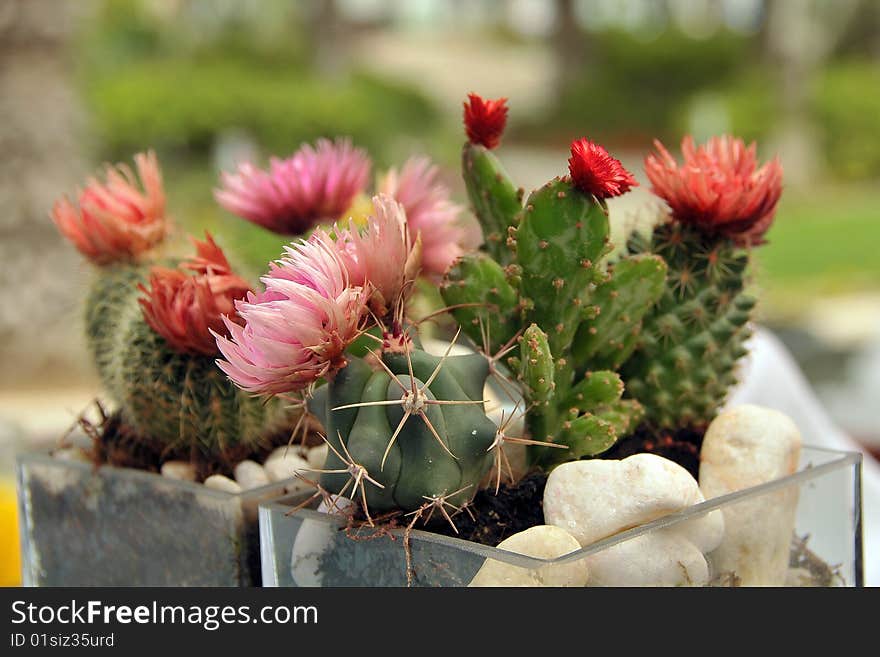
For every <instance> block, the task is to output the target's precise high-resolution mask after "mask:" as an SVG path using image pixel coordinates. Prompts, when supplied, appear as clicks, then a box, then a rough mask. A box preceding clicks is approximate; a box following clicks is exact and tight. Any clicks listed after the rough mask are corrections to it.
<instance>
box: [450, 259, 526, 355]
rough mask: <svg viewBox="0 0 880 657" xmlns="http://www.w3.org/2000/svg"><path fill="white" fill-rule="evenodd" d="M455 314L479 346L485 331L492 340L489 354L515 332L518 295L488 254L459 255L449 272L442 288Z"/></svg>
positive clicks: (499, 266)
mask: <svg viewBox="0 0 880 657" xmlns="http://www.w3.org/2000/svg"><path fill="white" fill-rule="evenodd" d="M440 293H441V295H442V296H443V300H444V301H445V302H446V304H447V305H449V306H458V305H466V304H479V305H478V306H471V307H462V308H454V309H453V310H452V316H453V317H454V318H455V321H456V322H457V323H458V325H459V326H461V330H462V331H464V333H465V335H467V336H468V337H469V338H470V339H471V340H473V341H474V343H475V344H476V345H477V346H478V347H481V348H482V347H484V346H487V345H484V344H483V342H484V336H483V331H485V332H486V336H485V337H486V338H488V340H489V344H488V348H489V353H490V354H493V353H496V352H497V351H498V350H500V349H501V347H502V346H503V345H504V344H506V343H507V342H508V340H510V339H511V338H512V337H513V336H514V335H515V333H516V325H517V322H515V321H514V320H515V313H516V311H517V309H518V303H519V295H518V294H517V292H516V290H515V289H514V288H513V286H512V285H511V284H510V283H509V282H508V281H507V278H506V275H505V272H504V269H503V268H502V267H501V265H499V264H498V263H497V262H495V261H494V260H492V259H491V258H490V257H489V256H487V255H486V254H485V253H474V254H469V255H466V256H464V257H462V258H460V259H459V260H458V261H457V262H456V263H455V264H454V265H453V266H452V268H451V269H450V270H449V272H448V273H447V274H446V279H445V280H444V281H443V284H442V286H441V288H440Z"/></svg>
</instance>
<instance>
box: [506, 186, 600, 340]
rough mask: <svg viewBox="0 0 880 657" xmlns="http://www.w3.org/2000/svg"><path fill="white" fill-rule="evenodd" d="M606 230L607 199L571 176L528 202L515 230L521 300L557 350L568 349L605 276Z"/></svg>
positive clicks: (528, 316)
mask: <svg viewBox="0 0 880 657" xmlns="http://www.w3.org/2000/svg"><path fill="white" fill-rule="evenodd" d="M608 235H609V225H608V210H607V208H606V207H605V205H604V203H601V202H599V201H597V200H596V199H595V198H594V197H593V196H591V195H587V194H583V193H581V192H580V191H578V190H577V189H576V188H575V187H573V186H572V184H571V183H570V182H567V181H565V180H562V179H556V180H554V181H551V182H549V183H547V184H546V185H544V186H543V187H541V188H540V189H538V190H536V191H534V192H532V194H531V196H529V198H528V201H527V202H526V207H525V210H524V211H523V219H522V221H521V223H520V226H519V229H518V230H517V232H516V255H517V263H518V264H519V265H520V266H521V267H522V286H521V287H522V296H523V297H524V301H523V302H524V304H525V305H526V308H527V320H528V321H533V322H536V323H538V324H539V325H540V326H541V327H542V328H544V330H545V331H546V332H547V335H548V338H549V341H550V348H551V350H552V352H553V353H554V354H562V353H564V352H566V351H567V350H568V349H569V346H570V345H571V342H572V339H573V337H574V334H575V331H576V330H577V327H578V324H579V323H580V322H579V320H580V318H581V314H582V308H583V306H584V305H585V304H586V302H587V301H588V300H589V296H590V292H591V291H592V288H593V286H594V285H595V284H597V283H600V282H601V281H602V280H603V277H604V266H602V263H601V262H600V261H601V259H602V258H603V256H605V255H606V254H607V253H608V252H609V251H610V248H611V247H610V242H609V237H608Z"/></svg>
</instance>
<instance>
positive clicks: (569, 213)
mask: <svg viewBox="0 0 880 657" xmlns="http://www.w3.org/2000/svg"><path fill="white" fill-rule="evenodd" d="M492 102H494V101H492ZM474 132H475V134H477V135H484V134H485V130H483V131H481V130H475V131H474ZM469 134H470V132H469ZM486 141H488V142H489V143H490V144H491V143H497V135H496V138H495V139H487V140H486ZM462 163H463V176H464V179H465V185H466V187H467V190H468V196H469V198H470V200H471V205H472V207H473V210H474V213H475V214H476V216H477V218H478V219H479V220H480V222H481V223H482V226H483V232H484V235H485V237H486V242H485V246H484V249H485V250H484V251H483V252H481V253H478V254H472V255H467V256H464V257H463V258H461V259H460V260H459V261H458V262H457V263H456V264H455V265H454V266H453V267H452V268H451V269H450V270H449V271H448V273H447V275H446V279H445V281H444V283H443V285H442V286H441V294H442V295H443V299H444V301H445V302H446V303H447V304H448V305H449V306H450V308H451V309H452V310H451V312H452V314H453V316H454V318H455V319H456V321H457V322H458V323H459V325H460V326H461V329H462V331H463V332H464V333H465V334H466V335H467V336H469V337H470V338H471V340H473V342H474V343H475V344H476V345H477V347H478V348H480V349H481V350H482V351H483V352H484V353H485V354H486V355H487V356H489V357H490V358H492V359H493V361H494V360H495V359H497V358H498V355H499V354H505V353H506V352H508V350H509V349H510V347H511V344H510V343H511V341H512V340H513V339H514V338H518V339H519V340H520V345H519V352H518V353H516V354H513V355H509V356H508V357H507V358H506V359H504V360H503V365H505V366H506V372H507V373H509V374H510V376H511V377H513V378H516V379H517V383H518V385H519V388H520V391H521V393H522V396H523V398H524V401H525V405H526V410H525V423H526V427H527V429H528V434H529V439H530V440H531V441H533V443H534V442H538V443H544V444H533V443H532V444H530V445H529V448H528V451H529V455H530V460H531V461H532V463H534V464H537V465H540V466H543V467H551V466H552V465H555V464H556V463H559V462H562V461H565V460H571V459H578V458H582V457H584V456H595V455H598V454H601V453H602V452H604V451H605V450H607V449H609V448H610V447H611V446H612V445H613V444H614V443H615V442H616V441H617V440H618V439H619V438H621V437H623V436H625V435H627V434H628V433H630V432H632V431H633V430H635V428H636V426H637V425H638V423H639V421H640V419H641V417H642V414H643V409H642V408H641V406H640V405H639V403H638V402H637V401H635V400H632V399H626V400H624V399H622V394H623V392H624V386H623V383H622V380H621V379H620V377H619V376H618V375H617V374H616V373H615V370H617V368H618V367H619V366H620V364H621V363H622V362H623V361H625V360H626V358H627V357H628V356H629V355H630V354H631V353H632V351H633V350H634V349H635V347H636V344H637V342H638V339H639V335H640V332H641V330H642V318H643V316H644V315H645V314H646V313H647V312H649V310H650V309H651V308H652V306H653V305H654V303H655V302H656V301H657V300H658V299H659V298H660V295H661V294H662V292H663V289H664V287H663V283H664V278H665V275H666V266H665V264H664V262H663V260H662V259H661V258H659V257H656V256H650V255H644V256H632V257H625V258H623V259H621V260H619V261H617V262H616V263H614V264H613V265H611V264H609V262H608V255H609V253H610V252H611V249H612V247H611V243H610V239H609V235H610V227H609V223H608V208H607V205H606V203H605V200H604V195H603V194H601V193H592V192H586V191H584V189H582V188H580V187H579V186H578V181H576V180H574V179H573V178H570V177H566V178H556V179H554V180H551V181H550V182H548V183H547V184H546V185H544V186H543V187H540V188H539V189H537V190H535V191H534V192H532V193H531V194H530V195H529V196H528V198H527V200H526V201H525V205H524V206H523V204H522V197H523V194H522V192H521V191H519V190H518V189H517V187H516V185H515V184H514V183H513V182H512V181H511V180H510V178H509V176H508V175H507V174H506V173H505V171H504V169H503V167H502V166H501V164H500V162H499V160H498V158H497V157H496V156H495V155H494V154H493V153H492V152H490V151H489V150H488V148H487V147H486V146H485V145H483V144H482V143H468V144H465V147H464V154H463V158H462ZM496 373H497V372H496ZM602 382H605V383H606V384H607V389H606V390H605V391H604V395H603V394H599V389H601V387H602ZM548 443H549V444H552V445H556V446H560V445H562V446H565V447H566V448H567V449H558V448H553V447H552V446H551V445H549V444H548Z"/></svg>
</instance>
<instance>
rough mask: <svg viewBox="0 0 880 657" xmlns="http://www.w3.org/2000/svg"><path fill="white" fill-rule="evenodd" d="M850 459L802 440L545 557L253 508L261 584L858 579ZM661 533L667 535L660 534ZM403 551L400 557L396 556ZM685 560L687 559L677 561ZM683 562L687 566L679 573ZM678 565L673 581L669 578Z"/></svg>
mask: <svg viewBox="0 0 880 657" xmlns="http://www.w3.org/2000/svg"><path fill="white" fill-rule="evenodd" d="M860 476H861V455H860V454H857V453H851V452H840V451H833V450H825V449H819V448H811V447H804V448H803V449H802V451H801V461H800V466H799V469H798V471H797V472H796V473H795V474H793V475H790V476H788V477H784V478H782V479H778V480H775V481H771V482H768V483H765V484H762V485H760V486H755V487H752V488H748V489H744V490H740V491H737V492H734V493H730V494H728V495H724V496H722V497H717V498H714V499H711V500H708V501H706V502H703V503H701V504H698V505H695V506H692V507H689V508H687V509H683V510H682V511H679V512H676V513H672V514H669V515H666V516H663V517H661V518H659V519H657V520H654V521H652V522H649V523H646V524H643V525H640V526H638V527H634V528H631V529H627V530H626V531H622V532H620V533H618V534H615V535H613V536H610V537H607V538H604V539H602V540H600V541H597V542H595V543H593V544H591V545H587V546H585V547H582V548H581V549H580V550H577V551H575V552H571V553H569V554H566V555H564V556H562V557H558V558H556V559H539V558H534V557H529V556H525V555H522V554H517V553H513V552H509V551H506V550H502V549H498V548H495V547H489V546H486V545H481V544H478V543H474V542H471V541H466V540H462V539H459V538H451V537H448V536H444V535H440V534H435V533H431V532H427V531H421V530H413V531H412V532H411V534H410V537H409V541H408V543H409V546H408V548H407V547H406V546H405V543H406V541H405V540H404V532H403V530H392V531H390V532H388V533H386V534H385V535H378V536H376V535H373V536H368V534H369V532H361V534H360V536H359V537H358V538H351V537H349V536H347V535H346V531H345V530H344V526H343V522H342V520H341V519H340V518H339V517H338V516H332V515H328V514H326V513H319V512H318V511H315V510H313V509H310V508H304V509H301V510H298V511H296V512H293V513H292V509H293V508H294V507H295V506H296V505H297V504H298V503H300V502H301V501H302V500H303V499H305V497H307V496H304V495H297V496H290V497H283V498H279V499H276V500H273V501H270V502H266V503H261V504H260V508H259V513H260V534H261V539H260V540H261V551H262V564H263V584H264V585H265V586H407V585H413V586H467V585H469V584H470V583H471V582H472V580H473V579H474V577H475V576H476V575H477V573H478V572H480V571H481V569H483V571H482V573H481V577H480V579H479V580H478V582H482V583H486V582H487V581H492V582H494V583H500V584H505V585H511V584H513V585H566V584H569V583H571V582H572V581H574V582H578V585H582V580H581V579H579V578H580V577H583V579H585V580H586V583H587V585H603V584H611V585H614V586H622V585H636V586H652V585H653V586H673V585H681V584H691V585H701V586H704V585H710V586H711V585H715V586H735V585H746V586H764V585H766V586H862V535H861V526H862V525H861V480H860ZM713 512H720V513H721V514H723V516H724V520H725V533H724V538H723V539H722V541H721V544H720V545H719V546H718V547H717V548H715V549H713V550H712V551H710V552H708V553H707V554H701V553H700V552H699V551H697V552H696V555H694V554H693V553H694V550H696V548H694V547H693V546H692V545H690V544H687V545H690V547H687V548H686V550H687V554H685V553H683V552H681V553H680V552H678V551H680V550H682V549H683V548H682V542H681V541H679V540H678V539H677V538H675V537H678V536H682V535H686V528H687V527H688V523H689V522H692V521H693V520H695V519H698V518H702V517H704V516H706V515H707V514H709V513H713ZM670 537H672V538H670ZM407 553H408V554H407ZM688 560H690V561H688ZM683 564H687V568H685V566H684V565H683ZM682 570H685V571H686V574H685V576H684V577H683V576H682V575H681V574H680V573H681V571H682Z"/></svg>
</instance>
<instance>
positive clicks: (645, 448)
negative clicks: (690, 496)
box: [600, 427, 705, 479]
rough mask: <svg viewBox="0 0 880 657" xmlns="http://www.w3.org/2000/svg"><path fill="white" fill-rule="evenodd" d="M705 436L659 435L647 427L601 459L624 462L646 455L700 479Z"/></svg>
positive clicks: (688, 431) (684, 433)
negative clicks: (701, 454) (671, 462)
mask: <svg viewBox="0 0 880 657" xmlns="http://www.w3.org/2000/svg"><path fill="white" fill-rule="evenodd" d="M704 433H705V432H704V431H696V430H693V429H680V430H678V431H674V432H669V431H666V432H661V433H658V432H657V431H654V430H651V429H648V428H647V427H639V428H638V429H637V430H636V431H635V433H633V435H631V436H628V437H626V438H624V439H623V440H621V441H619V442H617V443H615V445H614V446H613V447H612V448H611V449H610V450H608V451H607V452H605V453H604V454H602V456H601V457H600V458H603V459H625V458H626V457H627V456H632V455H633V454H641V453H644V452H647V453H649V454H656V455H657V456H662V457H664V458H667V459H669V460H670V461H675V462H676V463H678V464H679V465H680V466H681V467H683V468H684V469H685V470H687V471H688V472H690V473H691V476H693V478H694V479H699V474H700V447H701V446H702V444H703V434H704Z"/></svg>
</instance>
